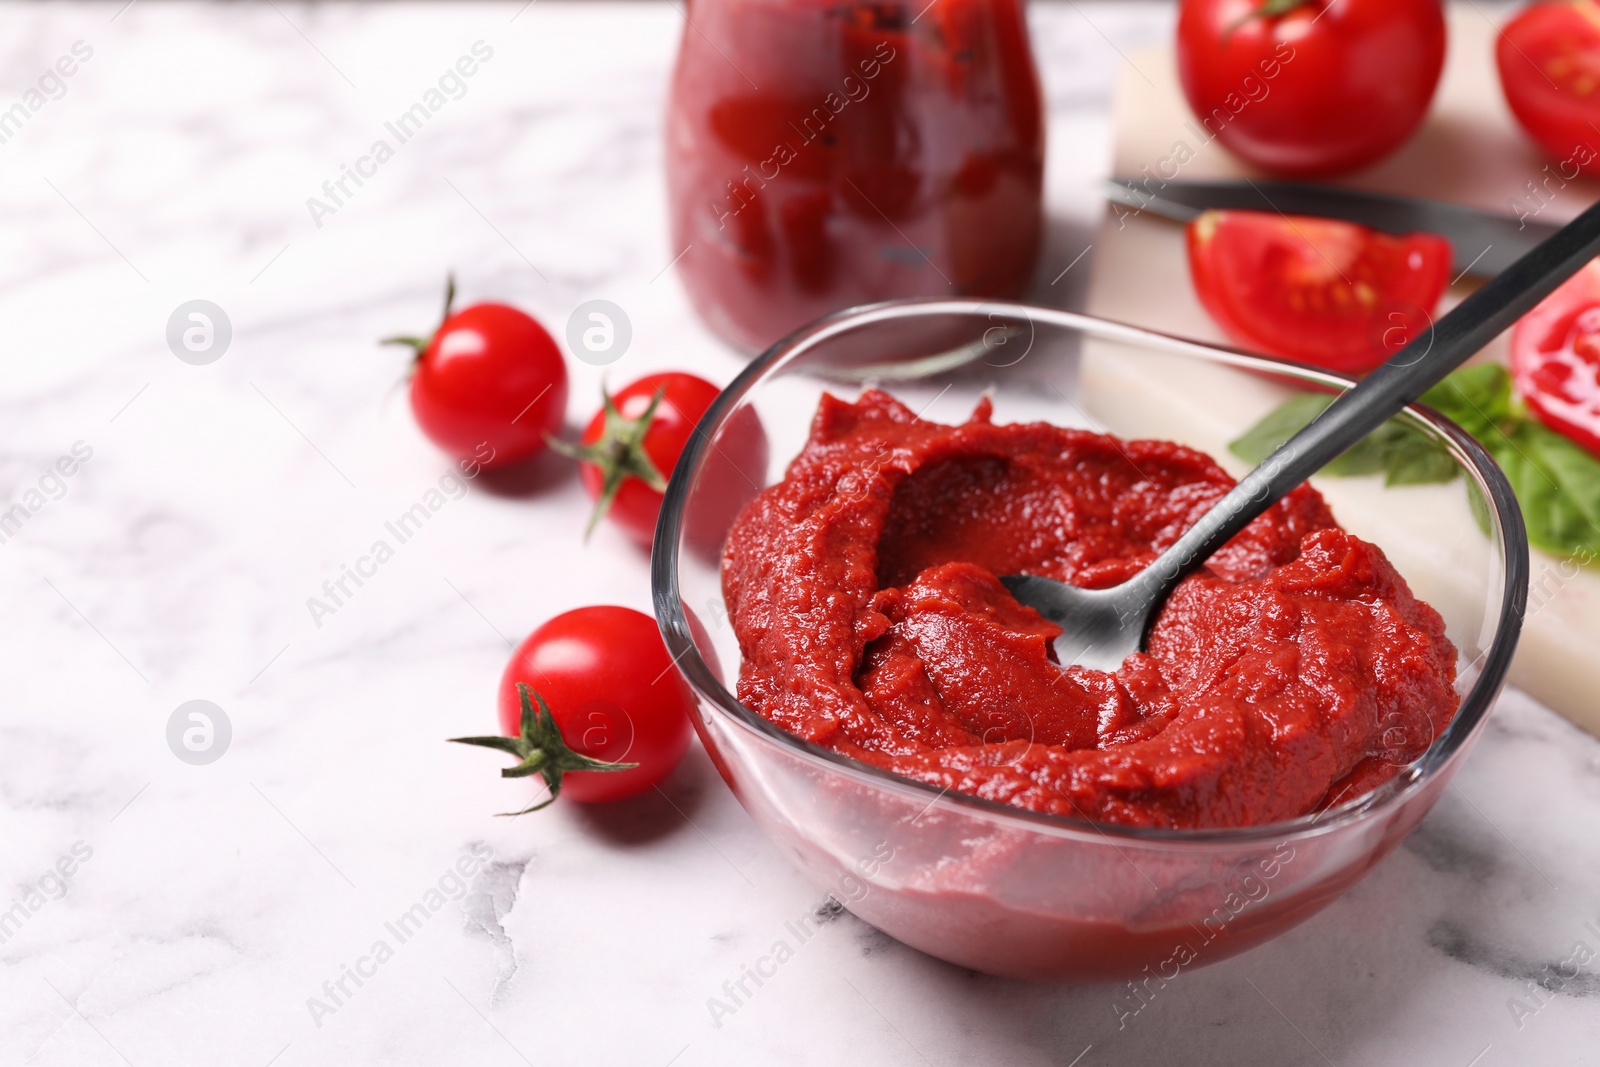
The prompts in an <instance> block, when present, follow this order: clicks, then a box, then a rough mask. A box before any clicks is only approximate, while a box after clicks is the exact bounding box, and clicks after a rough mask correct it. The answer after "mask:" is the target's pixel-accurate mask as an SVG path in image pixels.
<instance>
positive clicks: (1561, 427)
mask: <svg viewBox="0 0 1600 1067" xmlns="http://www.w3.org/2000/svg"><path fill="white" fill-rule="evenodd" d="M1511 380H1512V382H1513V383H1514V384H1515V385H1516V387H1517V392H1518V393H1519V394H1521V396H1522V400H1523V402H1524V403H1525V404H1527V405H1528V407H1529V408H1530V409H1531V410H1532V411H1533V413H1534V414H1535V415H1536V416H1538V418H1539V421H1540V422H1542V423H1544V424H1545V425H1546V426H1548V427H1550V428H1551V429H1552V430H1555V431H1556V432H1557V433H1561V434H1565V435H1566V436H1567V437H1570V438H1571V439H1572V440H1574V441H1576V442H1577V443H1578V444H1580V445H1582V446H1583V447H1585V448H1587V449H1589V450H1590V451H1591V452H1594V453H1596V454H1600V260H1597V261H1594V262H1591V263H1590V264H1589V265H1588V266H1586V267H1584V268H1583V269H1582V270H1581V271H1579V272H1578V273H1577V274H1574V275H1573V276H1572V277H1571V278H1568V279H1567V280H1566V281H1565V282H1563V283H1562V285H1561V287H1560V288H1559V289H1557V290H1556V291H1555V292H1553V293H1551V294H1550V295H1549V296H1547V297H1545V298H1544V300H1543V301H1541V302H1540V304H1539V306H1538V307H1536V308H1534V309H1533V310H1532V311H1530V312H1528V313H1527V314H1526V315H1524V316H1523V317H1522V319H1521V320H1520V321H1519V322H1518V323H1517V324H1516V326H1514V327H1512V330H1511Z"/></svg>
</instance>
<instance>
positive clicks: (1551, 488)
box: [1511, 420, 1600, 555]
mask: <svg viewBox="0 0 1600 1067" xmlns="http://www.w3.org/2000/svg"><path fill="white" fill-rule="evenodd" d="M1511 443H1512V444H1513V445H1514V446H1516V447H1518V448H1519V449H1520V450H1521V451H1522V452H1523V453H1525V455H1526V461H1525V462H1524V463H1523V464H1522V465H1521V473H1522V477H1523V482H1522V483H1516V482H1514V483H1512V488H1513V489H1515V490H1516V492H1517V499H1518V500H1519V501H1520V500H1522V499H1523V496H1524V494H1527V495H1528V496H1529V497H1531V498H1534V499H1537V500H1538V501H1540V503H1541V504H1542V507H1541V508H1540V509H1538V510H1537V511H1536V512H1535V513H1533V514H1528V510H1529V509H1528V508H1527V506H1526V505H1524V508H1523V510H1524V513H1525V514H1527V515H1528V539H1529V540H1530V541H1532V542H1533V543H1534V544H1536V545H1538V546H1539V547H1540V548H1543V549H1545V550H1547V551H1549V552H1553V553H1555V554H1557V555H1565V554H1571V553H1577V552H1582V551H1584V550H1589V551H1594V550H1596V549H1600V460H1597V459H1595V457H1594V456H1593V455H1591V454H1590V453H1588V452H1587V451H1585V450H1584V449H1583V448H1582V447H1581V446H1579V445H1578V444H1576V443H1574V442H1573V441H1570V440H1568V439H1567V438H1566V437H1563V436H1562V435H1561V434H1559V433H1557V432H1556V431H1554V430H1552V429H1550V428H1549V427H1547V426H1545V425H1543V424H1542V423H1538V422H1534V421H1532V420H1529V421H1526V422H1524V423H1522V424H1521V425H1520V426H1518V427H1517V429H1516V432H1515V433H1513V434H1512V436H1511ZM1536 479H1537V481H1536Z"/></svg>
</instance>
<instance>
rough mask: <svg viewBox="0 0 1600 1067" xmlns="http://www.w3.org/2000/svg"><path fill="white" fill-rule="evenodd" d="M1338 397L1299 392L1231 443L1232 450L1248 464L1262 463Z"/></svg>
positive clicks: (1229, 449) (1230, 450)
mask: <svg viewBox="0 0 1600 1067" xmlns="http://www.w3.org/2000/svg"><path fill="white" fill-rule="evenodd" d="M1335 399H1337V398H1335V397H1331V396H1326V395H1324V394H1322V393H1298V394H1296V395H1294V396H1292V397H1290V398H1289V399H1288V400H1285V401H1284V402H1283V403H1282V404H1280V405H1279V406H1278V407H1276V408H1274V409H1272V411H1271V412H1269V413H1268V414H1267V417H1266V418H1264V419H1262V420H1261V421H1260V422H1258V423H1256V424H1255V425H1254V426H1252V427H1250V429H1249V430H1248V431H1246V432H1245V435H1244V436H1243V437H1241V438H1239V439H1238V440H1237V441H1234V442H1233V443H1231V444H1230V445H1228V451H1229V452H1232V453H1233V454H1234V455H1236V456H1238V457H1239V458H1240V459H1242V460H1244V461H1245V462H1246V463H1256V464H1259V463H1261V462H1263V461H1264V460H1265V459H1266V458H1267V457H1268V456H1270V455H1272V454H1273V453H1274V452H1276V451H1277V450H1278V449H1279V448H1281V447H1282V446H1283V443H1284V442H1285V441H1287V440H1289V438H1291V437H1293V436H1294V435H1295V434H1297V433H1299V432H1300V431H1301V430H1303V429H1305V428H1306V426H1307V425H1308V424H1309V423H1310V422H1311V420H1312V419H1314V418H1316V417H1317V416H1318V415H1321V414H1322V413H1323V412H1324V411H1325V410H1327V407H1328V405H1329V404H1331V403H1333V402H1334V400H1335ZM1336 462H1337V461H1336Z"/></svg>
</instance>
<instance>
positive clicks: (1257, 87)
mask: <svg viewBox="0 0 1600 1067" xmlns="http://www.w3.org/2000/svg"><path fill="white" fill-rule="evenodd" d="M1444 43H1445V30H1444V12H1443V9H1442V6H1441V4H1440V3H1439V0H1264V2H1263V0H1182V5H1181V8H1180V10H1179V14H1178V77H1179V79H1180V80H1181V81H1182V82H1183V91H1184V95H1185V96H1187V97H1188V98H1189V106H1190V107H1191V108H1193V109H1194V113H1195V115H1196V117H1197V118H1198V119H1199V121H1200V125H1201V126H1203V127H1204V131H1203V136H1205V137H1206V138H1208V139H1209V138H1211V137H1217V138H1220V139H1221V141H1222V143H1223V144H1225V145H1227V146H1228V148H1229V149H1231V150H1232V151H1233V152H1234V153H1235V154H1236V155H1238V156H1240V157H1242V158H1243V159H1245V160H1247V161H1249V162H1251V163H1254V164H1255V165H1257V166H1259V167H1263V168H1265V169H1267V170H1273V171H1278V172H1280V173H1283V174H1288V175H1293V176H1310V175H1318V174H1333V173H1336V172H1339V171H1346V170H1353V169H1355V168H1356V167H1360V166H1364V165H1365V164H1368V163H1371V162H1373V161H1375V160H1377V159H1381V158H1382V157H1383V156H1385V155H1388V154H1389V153H1390V152H1391V151H1393V150H1394V149H1395V148H1397V147H1399V146H1400V144H1401V143H1402V142H1403V141H1405V139H1406V138H1407V137H1410V136H1411V133H1412V131H1413V130H1415V129H1416V128H1417V124H1418V123H1420V122H1421V121H1422V116H1423V114H1424V113H1425V112H1426V111H1427V110H1428V102H1429V101H1430V100H1432V99H1433V91H1434V89H1435V88H1436V87H1437V86H1438V84H1439V74H1440V72H1441V71H1442V70H1443V69H1444ZM1195 132H1196V133H1197V134H1202V131H1201V130H1199V129H1196V130H1195ZM1180 165H1181V163H1180ZM1160 177H1163V178H1171V177H1175V175H1174V174H1162V175H1160Z"/></svg>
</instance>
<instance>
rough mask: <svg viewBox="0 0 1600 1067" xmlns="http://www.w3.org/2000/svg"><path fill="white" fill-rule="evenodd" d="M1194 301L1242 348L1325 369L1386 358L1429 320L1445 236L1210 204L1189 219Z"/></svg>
mask: <svg viewBox="0 0 1600 1067" xmlns="http://www.w3.org/2000/svg"><path fill="white" fill-rule="evenodd" d="M1188 243H1189V270H1190V273H1191V275H1192V276H1193V278H1194V287H1195V292H1196V293H1197V294H1199V297H1200V303H1201V304H1203V305H1204V306H1205V309H1206V311H1207V312H1208V313H1209V314H1210V315H1211V317H1212V318H1213V319H1214V320H1216V323H1217V325H1218V326H1220V327H1222V330H1223V332H1224V333H1226V334H1227V335H1228V336H1229V337H1230V338H1231V339H1232V340H1234V341H1235V342H1237V343H1238V344H1240V345H1243V346H1245V347H1247V348H1252V349H1256V350H1258V351H1264V352H1267V353H1270V354H1272V355H1276V356H1283V357H1285V358H1287V359H1296V360H1300V361H1301V362H1304V363H1313V364H1315V365H1317V366H1319V367H1326V368H1328V369H1330V370H1339V371H1348V372H1355V373H1359V372H1361V371H1366V370H1371V369H1372V368H1373V367H1375V366H1377V365H1378V364H1380V363H1382V362H1383V361H1384V360H1386V359H1388V358H1389V357H1390V356H1392V355H1394V353H1395V352H1397V351H1399V350H1400V348H1401V347H1403V346H1404V345H1405V344H1406V342H1408V341H1410V340H1411V338H1412V337H1413V336H1415V335H1416V334H1417V333H1419V332H1420V331H1421V330H1422V329H1423V328H1425V327H1426V326H1427V325H1428V324H1429V322H1431V318H1430V316H1431V315H1432V314H1433V309H1434V307H1435V306H1436V305H1437V304H1438V302H1439V296H1440V294H1442V293H1443V292H1444V287H1445V285H1446V283H1447V281H1448V279H1449V276H1450V242H1448V241H1446V240H1445V239H1444V238H1442V237H1436V236H1434V235H1433V234H1427V233H1413V234H1408V235H1406V236H1405V237H1391V236H1389V235H1388V234H1384V233H1378V232H1377V231H1375V230H1369V229H1367V228H1366V227H1364V226H1357V225H1355V224H1354V223H1349V222H1337V221H1334V220H1332V219H1318V218H1309V217H1306V216H1302V215H1294V216H1290V215H1276V214H1270V213H1267V212H1259V211H1207V212H1206V213H1205V214H1203V215H1201V216H1200V217H1199V218H1197V219H1195V220H1194V221H1193V222H1191V223H1190V224H1189V234H1188Z"/></svg>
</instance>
